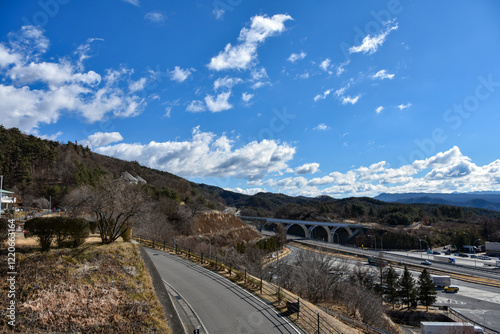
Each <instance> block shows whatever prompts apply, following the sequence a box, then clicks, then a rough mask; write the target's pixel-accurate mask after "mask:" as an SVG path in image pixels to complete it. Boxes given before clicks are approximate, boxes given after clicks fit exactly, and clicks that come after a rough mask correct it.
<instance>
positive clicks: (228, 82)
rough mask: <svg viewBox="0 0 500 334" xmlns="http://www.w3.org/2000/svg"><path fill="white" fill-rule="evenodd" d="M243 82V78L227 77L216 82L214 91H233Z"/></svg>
mask: <svg viewBox="0 0 500 334" xmlns="http://www.w3.org/2000/svg"><path fill="white" fill-rule="evenodd" d="M242 82H243V80H242V79H241V78H232V77H228V76H227V75H226V76H225V77H224V78H218V79H217V80H215V81H214V90H219V89H220V88H227V89H229V90H231V89H232V88H233V86H234V85H237V84H239V83H242Z"/></svg>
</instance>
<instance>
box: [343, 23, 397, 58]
mask: <svg viewBox="0 0 500 334" xmlns="http://www.w3.org/2000/svg"><path fill="white" fill-rule="evenodd" d="M397 29H398V24H397V23H394V20H393V21H391V22H388V23H387V24H386V29H385V30H384V31H383V32H381V33H380V34H378V35H375V36H371V35H366V36H365V38H363V41H362V42H361V44H360V45H358V46H352V47H350V48H349V52H350V53H359V52H362V53H368V54H373V53H375V52H377V50H378V48H379V47H381V46H382V44H384V42H385V40H386V38H387V36H388V35H389V33H390V32H391V31H393V30H397Z"/></svg>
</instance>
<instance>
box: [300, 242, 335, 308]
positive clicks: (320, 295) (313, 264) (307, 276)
mask: <svg viewBox="0 0 500 334" xmlns="http://www.w3.org/2000/svg"><path fill="white" fill-rule="evenodd" d="M334 261H335V260H334V259H333V258H332V257H331V256H328V255H326V254H323V253H316V252H306V251H301V252H300V253H299V254H298V255H297V258H296V262H295V266H294V267H295V275H296V277H295V282H296V283H295V284H296V285H295V290H296V291H297V292H298V293H299V295H301V296H302V297H304V298H307V299H308V300H310V301H311V302H317V301H320V300H324V299H325V298H326V297H327V296H328V295H329V291H330V289H331V288H332V285H333V283H334V279H333V277H332V275H331V274H330V272H331V271H332V269H333V265H332V264H333V262H334Z"/></svg>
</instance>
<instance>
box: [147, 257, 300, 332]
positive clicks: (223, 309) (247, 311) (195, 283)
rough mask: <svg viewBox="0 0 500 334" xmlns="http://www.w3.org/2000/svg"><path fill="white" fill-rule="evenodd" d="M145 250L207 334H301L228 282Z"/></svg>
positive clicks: (175, 258)
mask: <svg viewBox="0 0 500 334" xmlns="http://www.w3.org/2000/svg"><path fill="white" fill-rule="evenodd" d="M145 249H146V252H147V253H148V254H149V256H150V257H151V260H152V261H153V263H154V264H155V266H156V268H157V269H158V272H159V273H160V276H161V277H162V279H164V280H165V281H167V282H168V283H169V284H170V285H171V286H173V287H174V289H175V290H177V291H178V292H179V294H180V295H181V296H182V297H183V298H184V299H185V301H187V302H188V303H189V304H190V306H191V307H192V308H193V310H194V311H195V313H196V314H197V315H198V317H199V318H200V320H201V322H202V323H203V324H204V327H205V329H206V331H207V332H208V333H212V334H224V333H231V334H235V333H269V334H271V333H302V332H300V331H299V330H298V329H296V328H295V327H294V326H293V325H292V324H290V323H289V322H288V320H287V319H286V318H284V317H281V316H279V315H278V314H277V313H276V311H274V310H273V309H272V307H271V306H269V305H267V304H265V303H264V302H263V301H261V300H260V299H258V298H256V297H255V296H253V295H252V294H250V293H249V292H247V291H246V290H244V289H242V288H241V287H239V286H238V285H236V284H234V283H232V282H231V281H229V280H228V279H226V278H224V277H221V276H220V275H218V274H215V273H213V272H211V271H209V270H207V269H205V268H203V267H201V266H199V265H196V264H194V263H192V262H190V261H187V260H185V259H182V258H179V257H177V256H175V255H172V254H169V253H166V252H162V251H159V250H153V249H150V248H145Z"/></svg>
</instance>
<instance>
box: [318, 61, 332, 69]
mask: <svg viewBox="0 0 500 334" xmlns="http://www.w3.org/2000/svg"><path fill="white" fill-rule="evenodd" d="M330 63H331V60H330V58H326V59H325V60H323V61H322V62H321V63H320V64H319V68H321V69H322V70H323V71H325V72H328V70H329V68H330Z"/></svg>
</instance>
